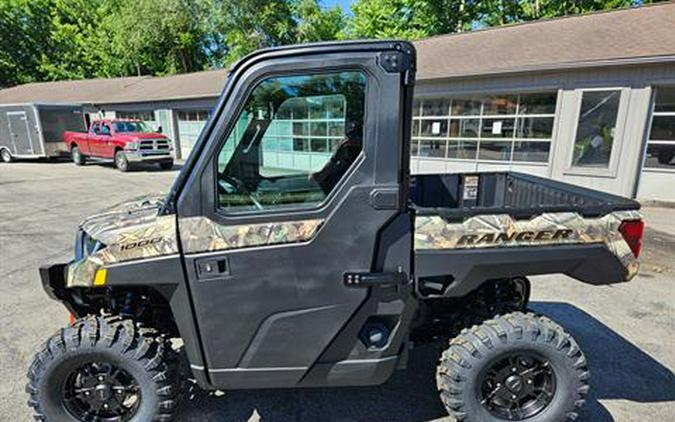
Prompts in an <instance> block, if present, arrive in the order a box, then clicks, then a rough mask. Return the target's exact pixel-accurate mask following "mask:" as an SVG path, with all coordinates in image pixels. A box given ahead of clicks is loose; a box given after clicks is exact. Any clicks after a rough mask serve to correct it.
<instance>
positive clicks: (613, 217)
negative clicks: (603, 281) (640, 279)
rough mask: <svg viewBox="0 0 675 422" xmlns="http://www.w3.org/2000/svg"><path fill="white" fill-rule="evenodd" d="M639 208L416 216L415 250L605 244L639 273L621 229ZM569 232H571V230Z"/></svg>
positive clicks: (630, 270)
mask: <svg viewBox="0 0 675 422" xmlns="http://www.w3.org/2000/svg"><path fill="white" fill-rule="evenodd" d="M640 218H641V216H640V213H639V212H637V211H616V212H613V213H611V214H607V215H605V216H603V217H599V218H584V217H582V216H581V215H579V214H577V213H571V212H570V213H547V214H542V215H539V216H536V217H533V218H532V219H530V220H515V219H513V218H512V217H511V216H509V215H507V214H495V215H479V216H475V217H470V218H468V219H466V220H465V221H464V222H461V223H455V222H448V221H446V220H444V219H443V218H442V217H440V216H419V217H416V218H415V250H443V249H468V248H495V247H500V248H509V247H518V246H542V245H562V244H580V243H583V244H588V243H604V244H605V245H606V246H607V248H608V249H609V250H610V251H611V252H612V253H613V254H614V255H616V256H617V258H619V260H620V261H621V263H622V264H623V265H624V267H625V268H626V270H627V273H628V277H629V278H632V277H633V276H634V275H635V274H637V271H638V268H639V264H638V260H637V259H636V258H635V256H634V255H633V253H632V251H631V250H630V247H629V246H628V244H627V243H626V241H625V240H624V239H623V236H622V235H621V233H620V232H619V225H620V224H621V222H622V221H624V220H637V219H640ZM560 230H563V231H565V232H566V236H564V237H560V238H555V239H554V238H553V236H548V238H545V239H534V238H528V239H522V240H516V239H512V240H508V241H503V242H497V241H495V242H473V243H472V242H463V241H462V237H463V236H466V235H468V234H470V235H476V238H481V237H482V236H484V235H488V238H495V239H496V238H497V236H498V235H499V234H506V235H507V236H510V235H513V234H516V233H523V232H532V233H539V232H551V233H555V232H557V231H560ZM568 231H569V232H568Z"/></svg>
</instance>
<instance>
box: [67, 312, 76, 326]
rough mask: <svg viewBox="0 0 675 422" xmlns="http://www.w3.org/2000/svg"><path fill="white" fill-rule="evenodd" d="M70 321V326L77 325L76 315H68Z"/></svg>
mask: <svg viewBox="0 0 675 422" xmlns="http://www.w3.org/2000/svg"><path fill="white" fill-rule="evenodd" d="M68 321H69V322H70V325H73V324H75V315H73V314H70V315H68Z"/></svg>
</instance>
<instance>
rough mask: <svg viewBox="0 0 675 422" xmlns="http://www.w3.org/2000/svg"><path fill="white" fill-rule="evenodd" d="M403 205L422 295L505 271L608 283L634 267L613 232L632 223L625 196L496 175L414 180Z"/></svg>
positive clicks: (469, 285)
mask: <svg viewBox="0 0 675 422" xmlns="http://www.w3.org/2000/svg"><path fill="white" fill-rule="evenodd" d="M410 202H411V204H410V207H411V208H412V210H413V213H414V221H415V222H414V226H415V228H414V239H415V240H414V250H415V258H414V267H415V281H416V285H417V290H418V292H419V293H420V295H422V296H424V297H461V296H463V295H466V294H468V293H469V292H471V291H473V290H474V289H476V288H477V287H478V286H479V285H480V284H481V283H483V282H484V281H485V280H490V279H496V278H503V277H506V278H508V277H523V276H530V275H536V274H554V273H563V274H567V275H569V276H571V277H574V278H576V279H578V280H581V281H584V282H587V283H591V284H609V283H618V282H622V281H627V280H630V279H631V278H632V277H633V276H634V275H635V274H636V273H637V265H638V264H637V259H636V257H635V256H634V255H633V254H632V253H631V249H630V248H629V246H628V244H627V243H626V241H625V239H624V238H623V236H622V234H621V228H620V227H621V226H622V225H623V224H624V223H625V222H635V221H639V220H640V214H639V213H638V212H637V210H638V209H639V208H640V204H639V203H637V202H636V201H633V200H631V199H627V198H622V197H619V196H616V195H610V194H607V193H603V192H598V191H594V190H591V189H587V188H582V187H579V186H574V185H570V184H567V183H561V182H556V181H553V180H550V179H545V178H542V177H537V176H531V175H526V174H521V173H510V172H496V173H467V174H429V175H418V176H413V177H412V185H411V192H410ZM639 224H641V223H639Z"/></svg>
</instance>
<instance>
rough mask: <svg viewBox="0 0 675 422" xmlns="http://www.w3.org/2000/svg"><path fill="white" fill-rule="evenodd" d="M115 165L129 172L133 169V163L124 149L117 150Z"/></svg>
mask: <svg viewBox="0 0 675 422" xmlns="http://www.w3.org/2000/svg"><path fill="white" fill-rule="evenodd" d="M115 167H117V170H119V171H121V172H127V171H129V170H130V169H131V164H130V163H129V160H128V159H127V156H126V154H124V151H116V152H115Z"/></svg>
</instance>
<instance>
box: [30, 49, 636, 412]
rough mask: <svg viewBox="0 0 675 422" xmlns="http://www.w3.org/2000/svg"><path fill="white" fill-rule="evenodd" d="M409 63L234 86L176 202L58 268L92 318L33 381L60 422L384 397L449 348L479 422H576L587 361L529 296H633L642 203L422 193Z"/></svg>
mask: <svg viewBox="0 0 675 422" xmlns="http://www.w3.org/2000/svg"><path fill="white" fill-rule="evenodd" d="M414 81H415V51H414V49H413V47H412V45H410V44H408V43H406V42H354V43H341V44H316V45H307V46H296V47H287V48H279V49H272V50H264V51H260V52H257V53H254V54H252V55H250V56H248V57H247V58H245V59H244V60H242V61H241V62H239V63H237V64H236V65H234V66H233V67H232V69H231V71H230V74H229V77H228V79H227V83H226V86H225V88H224V92H223V94H222V96H221V98H220V100H219V102H218V104H217V106H216V108H215V110H214V112H213V114H212V117H211V119H210V121H209V122H208V124H207V125H206V127H205V129H204V130H203V131H202V133H201V135H200V138H199V141H198V142H197V144H196V146H195V148H194V151H193V153H192V154H191V155H190V158H189V159H188V160H187V162H186V163H185V166H184V167H183V169H182V171H181V173H180V175H179V176H178V178H177V180H176V181H175V183H174V185H173V187H172V189H171V191H170V192H169V193H168V194H167V195H165V196H163V197H148V198H140V199H137V200H135V201H132V202H129V203H126V204H122V205H119V206H116V207H113V208H111V209H108V210H106V211H105V212H103V213H101V214H98V215H94V216H92V217H90V218H88V219H86V220H85V221H84V222H83V223H82V225H81V228H80V230H79V232H78V234H77V241H76V245H75V257H74V259H73V261H72V262H70V263H68V264H58V265H49V266H44V267H42V268H41V278H42V283H43V285H44V289H45V290H46V292H47V294H48V295H49V296H51V297H52V298H53V299H55V300H59V301H61V302H62V303H63V304H64V305H65V306H66V307H67V308H68V310H69V311H70V313H71V314H72V322H71V324H70V326H68V327H67V328H64V329H62V330H61V331H59V332H58V333H56V334H55V335H54V336H53V337H52V338H50V339H49V340H48V341H47V342H46V343H45V344H44V346H43V347H42V348H41V349H40V351H39V352H38V353H37V355H36V357H35V360H34V362H33V364H32V365H31V366H30V369H29V372H28V378H29V382H28V386H27V390H28V393H29V395H30V399H29V404H30V406H31V407H32V408H33V410H34V413H35V416H36V417H37V418H38V419H41V420H47V421H149V420H168V419H169V418H170V417H171V414H172V411H173V410H174V406H175V405H176V402H177V397H178V396H179V390H180V388H179V387H180V386H181V384H183V381H184V380H187V379H192V380H194V382H195V383H196V384H198V385H199V386H200V387H202V388H204V389H207V390H216V389H221V390H227V389H253V388H283V387H337V386H368V385H376V384H381V383H383V382H385V381H386V380H387V379H388V378H389V377H390V376H391V375H392V373H394V371H396V370H397V369H401V368H405V365H406V361H407V359H408V356H409V352H410V350H411V349H412V346H413V345H414V344H415V345H417V344H422V343H425V342H430V341H442V342H444V343H443V344H444V346H443V348H444V352H443V353H442V356H441V357H440V360H439V363H438V372H437V385H438V389H439V391H440V398H441V400H442V401H443V403H444V404H445V406H446V407H447V409H448V411H449V412H450V413H451V414H452V415H454V417H456V418H457V419H459V420H470V421H483V422H484V421H502V420H528V421H557V420H564V419H573V418H574V417H575V416H576V414H577V413H576V412H577V411H578V408H579V406H581V405H582V404H583V403H584V397H585V396H586V393H587V392H588V389H589V387H588V377H589V372H588V366H587V362H586V360H585V358H584V355H583V353H582V351H581V350H580V349H579V346H578V345H577V343H576V342H575V341H574V340H573V339H572V337H570V335H569V334H568V333H567V332H565V331H564V329H563V328H561V327H560V326H559V325H557V324H556V323H554V322H553V321H551V320H550V319H548V318H546V317H544V316H541V315H536V314H533V313H530V312H528V311H527V303H528V295H529V291H530V286H529V282H528V279H527V278H526V277H527V276H529V275H534V274H546V273H563V274H567V275H569V276H571V277H574V278H576V279H578V280H581V281H583V282H586V283H590V284H608V283H617V282H623V281H627V280H630V279H631V278H632V277H633V276H634V275H635V273H636V272H637V269H638V262H637V256H638V254H639V252H640V246H641V235H642V221H641V219H640V215H639V214H638V209H639V205H638V204H637V203H636V202H634V201H632V200H629V199H625V198H621V197H617V196H612V195H608V194H604V193H600V192H596V191H592V190H588V189H583V188H580V187H575V186H572V185H567V184H563V183H557V182H554V181H551V180H547V179H543V178H539V177H534V176H529V175H524V174H516V173H508V172H501V173H472V174H442V175H440V174H432V175H421V176H411V175H410V172H409V161H410V151H409V146H410V133H411V121H412V118H411V115H412V95H413V83H414Z"/></svg>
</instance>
